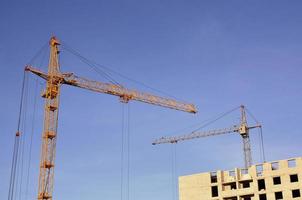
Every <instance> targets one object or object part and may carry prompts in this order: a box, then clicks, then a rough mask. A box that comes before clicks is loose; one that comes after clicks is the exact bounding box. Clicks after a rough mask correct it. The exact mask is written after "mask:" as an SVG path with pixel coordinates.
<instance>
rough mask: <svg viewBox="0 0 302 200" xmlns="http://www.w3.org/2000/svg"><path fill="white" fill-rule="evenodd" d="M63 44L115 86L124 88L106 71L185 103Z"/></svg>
mask: <svg viewBox="0 0 302 200" xmlns="http://www.w3.org/2000/svg"><path fill="white" fill-rule="evenodd" d="M62 44H63V46H62V48H63V49H65V50H67V51H68V52H70V53H71V54H73V55H75V56H76V57H78V58H79V59H80V60H82V62H84V63H86V64H87V65H88V66H89V67H91V68H92V69H93V70H94V71H96V72H97V73H98V74H100V75H102V76H103V77H105V78H106V79H107V80H108V81H109V82H111V83H113V84H117V85H119V86H121V87H122V85H121V84H120V83H119V82H117V81H116V80H115V79H113V78H112V76H110V75H109V73H106V72H105V71H104V70H107V71H109V72H111V73H112V74H116V75H118V76H120V77H121V78H124V79H126V80H128V81H131V82H133V83H135V84H138V85H141V86H144V87H146V88H148V89H150V90H153V91H155V92H158V93H160V94H163V95H166V96H168V97H170V98H174V99H176V100H180V101H183V102H184V100H182V99H179V98H177V97H175V96H173V95H171V94H168V93H166V92H164V91H161V90H159V89H156V88H154V87H151V86H149V85H147V84H146V83H143V82H141V81H138V80H135V79H132V78H130V77H128V76H125V75H123V74H121V73H119V72H117V71H115V70H112V69H111V68H110V67H106V66H105V65H101V64H99V63H97V62H95V61H92V60H89V59H88V58H85V57H84V56H82V55H81V54H80V53H79V52H78V51H76V50H74V49H72V48H71V47H70V46H69V45H67V44H66V43H65V42H62Z"/></svg>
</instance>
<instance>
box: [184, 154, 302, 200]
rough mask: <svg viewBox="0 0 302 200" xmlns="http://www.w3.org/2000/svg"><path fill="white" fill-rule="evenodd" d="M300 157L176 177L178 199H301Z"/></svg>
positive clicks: (301, 163)
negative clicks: (242, 167) (246, 167)
mask: <svg viewBox="0 0 302 200" xmlns="http://www.w3.org/2000/svg"><path fill="white" fill-rule="evenodd" d="M301 196H302V157H298V158H291V159H286V160H279V161H274V162H266V163H261V164H256V165H253V166H251V167H250V168H249V169H241V168H235V169H234V170H229V171H221V170H219V171H215V172H206V173H200V174H192V175H188V176H181V177H179V199H180V200H275V199H284V200H302V197H301Z"/></svg>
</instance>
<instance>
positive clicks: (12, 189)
mask: <svg viewBox="0 0 302 200" xmlns="http://www.w3.org/2000/svg"><path fill="white" fill-rule="evenodd" d="M27 80H28V79H27V74H26V72H25V71H24V72H23V81H22V89H21V97H20V105H19V117H18V122H17V132H16V135H15V141H14V150H13V160H12V165H11V174H10V183H9V192H8V200H14V199H15V196H14V195H15V190H16V189H17V187H18V185H17V184H16V183H17V182H18V181H17V182H16V178H17V180H18V172H17V170H18V163H19V154H20V143H21V142H20V141H21V139H20V137H21V136H22V133H21V122H22V121H23V119H22V112H23V109H24V108H23V107H24V106H25V105H24V99H25V90H26V86H27ZM16 175H17V177H16Z"/></svg>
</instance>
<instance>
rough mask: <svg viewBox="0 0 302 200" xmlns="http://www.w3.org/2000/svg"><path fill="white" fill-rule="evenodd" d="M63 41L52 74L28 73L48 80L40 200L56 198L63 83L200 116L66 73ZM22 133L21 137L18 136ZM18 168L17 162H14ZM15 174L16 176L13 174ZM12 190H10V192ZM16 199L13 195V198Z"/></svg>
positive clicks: (53, 47)
mask: <svg viewBox="0 0 302 200" xmlns="http://www.w3.org/2000/svg"><path fill="white" fill-rule="evenodd" d="M59 45H60V42H59V40H58V39H57V38H56V37H55V36H53V37H51V39H50V41H49V46H50V55H49V64H48V72H47V73H45V72H43V71H41V70H39V69H36V68H34V67H33V66H26V67H25V71H28V72H32V73H34V74H36V75H38V76H40V77H41V78H43V79H44V80H45V81H46V88H45V91H44V92H43V94H42V97H43V98H45V107H44V128H43V133H42V150H41V151H42V153H41V158H40V173H39V189H38V200H52V199H53V195H52V194H53V184H54V167H55V155H56V139H57V127H58V109H59V97H60V87H61V85H62V84H65V85H71V86H76V87H79V88H83V89H87V90H91V91H94V92H99V93H105V94H110V95H114V96H118V97H119V98H120V100H121V102H123V103H127V102H129V101H130V100H135V101H140V102H144V103H148V104H153V105H157V106H162V107H166V108H171V109H175V110H180V111H184V112H189V113H196V112H197V110H196V108H195V106H194V105H193V104H188V103H184V102H179V101H176V100H174V99H169V98H164V97H160V96H156V95H152V94H148V93H144V92H140V91H137V90H131V89H127V88H125V87H123V86H121V85H115V84H110V83H103V82H99V81H94V80H89V79H86V78H81V77H78V76H76V75H74V74H73V73H62V72H61V71H60V65H59ZM18 136H19V134H17V137H18ZM13 165H14V161H13ZM12 173H14V172H13V171H12ZM11 190H12V189H11V188H10V191H11ZM9 200H13V195H9Z"/></svg>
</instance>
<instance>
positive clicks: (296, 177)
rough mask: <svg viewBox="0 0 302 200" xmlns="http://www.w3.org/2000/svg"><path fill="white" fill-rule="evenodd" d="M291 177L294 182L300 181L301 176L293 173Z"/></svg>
mask: <svg viewBox="0 0 302 200" xmlns="http://www.w3.org/2000/svg"><path fill="white" fill-rule="evenodd" d="M289 177H290V182H291V183H294V182H298V181H299V178H298V174H292V175H290V176H289Z"/></svg>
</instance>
